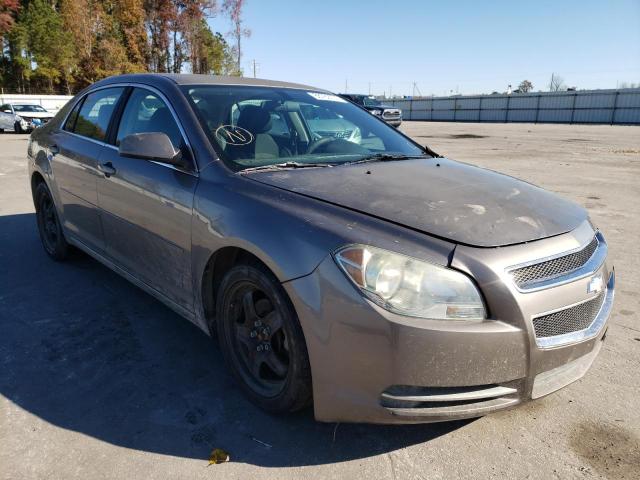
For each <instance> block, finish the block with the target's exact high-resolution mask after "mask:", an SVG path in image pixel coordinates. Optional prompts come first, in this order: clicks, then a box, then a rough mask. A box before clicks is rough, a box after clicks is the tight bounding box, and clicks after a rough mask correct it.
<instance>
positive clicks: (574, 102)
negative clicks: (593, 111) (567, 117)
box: [570, 92, 578, 125]
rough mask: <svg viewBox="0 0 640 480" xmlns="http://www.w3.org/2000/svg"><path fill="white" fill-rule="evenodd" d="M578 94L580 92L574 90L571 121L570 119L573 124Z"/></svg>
mask: <svg viewBox="0 0 640 480" xmlns="http://www.w3.org/2000/svg"><path fill="white" fill-rule="evenodd" d="M577 96H578V92H574V94H573V103H572V104H571V121H570V124H571V125H573V117H574V115H575V114H576V97H577Z"/></svg>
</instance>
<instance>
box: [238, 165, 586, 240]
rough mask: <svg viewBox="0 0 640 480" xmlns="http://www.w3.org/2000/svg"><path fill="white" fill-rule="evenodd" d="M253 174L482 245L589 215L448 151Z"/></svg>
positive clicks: (551, 229)
mask: <svg viewBox="0 0 640 480" xmlns="http://www.w3.org/2000/svg"><path fill="white" fill-rule="evenodd" d="M247 176H249V177H250V178H252V179H254V180H257V181H259V182H262V183H265V184H268V185H271V186H274V187H278V188H282V189H286V190H289V191H291V192H296V193H299V194H302V195H305V196H308V197H312V198H316V199H318V200H322V201H325V202H330V203H332V204H335V205H339V206H342V207H345V208H348V209H351V210H355V211H358V212H362V213H365V214H368V215H371V216H374V217H377V218H380V219H384V220H386V221H389V222H392V223H395V224H399V225H403V226H406V227H408V228H411V229H413V230H418V231H421V232H424V233H427V234H430V235H433V236H437V237H440V238H444V239H447V240H450V241H453V242H456V243H460V244H465V245H472V246H479V247H496V246H505V245H512V244H517V243H523V242H529V241H533V240H538V239H542V238H546V237H551V236H554V235H560V234H562V233H566V232H569V231H571V230H573V229H575V228H576V227H578V226H579V225H580V224H581V223H582V222H584V221H585V220H586V219H587V212H586V211H585V210H584V208H582V207H580V206H579V205H577V204H575V203H573V202H570V201H568V200H565V199H563V198H561V197H559V196H558V195H555V194H553V193H550V192H547V191H545V190H543V189H542V188H539V187H536V186H535V185H532V184H530V183H527V182H524V181H521V180H518V179H515V178H513V177H510V176H507V175H503V174H500V173H497V172H494V171H491V170H486V169H483V168H479V167H474V166H472V165H468V164H465V163H460V162H455V161H453V160H448V159H445V158H428V159H417V160H402V161H392V162H376V163H366V164H353V165H343V166H336V167H325V168H306V169H297V170H282V171H269V172H254V173H250V174H248V175H247Z"/></svg>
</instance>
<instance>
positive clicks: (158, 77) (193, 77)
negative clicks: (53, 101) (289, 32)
mask: <svg viewBox="0 0 640 480" xmlns="http://www.w3.org/2000/svg"><path fill="white" fill-rule="evenodd" d="M167 81H171V82H173V83H176V84H178V85H229V86H231V85H246V86H256V87H257V86H261V87H280V88H296V89H301V90H312V91H317V92H326V93H329V92H328V91H327V90H324V89H322V88H317V87H312V86H309V85H302V84H299V83H290V82H282V81H279V80H266V79H262V78H247V77H233V76H223V75H200V74H176V73H139V74H126V75H115V76H113V77H109V78H105V79H104V80H101V81H99V82H97V83H96V84H95V85H108V84H112V83H127V82H138V83H144V84H149V85H158V84H161V83H163V82H167Z"/></svg>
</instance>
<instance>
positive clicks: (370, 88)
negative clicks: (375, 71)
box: [369, 82, 371, 96]
mask: <svg viewBox="0 0 640 480" xmlns="http://www.w3.org/2000/svg"><path fill="white" fill-rule="evenodd" d="M369 96H371V82H369Z"/></svg>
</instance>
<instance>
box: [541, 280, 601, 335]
mask: <svg viewBox="0 0 640 480" xmlns="http://www.w3.org/2000/svg"><path fill="white" fill-rule="evenodd" d="M606 292H607V291H606V289H605V290H603V291H602V292H600V294H599V295H598V296H597V297H594V298H592V299H591V300H587V301H586V302H583V303H580V304H578V305H575V306H573V307H569V308H565V309H564V310H559V311H557V312H554V313H550V314H548V315H543V316H541V317H537V318H534V319H533V328H534V330H535V332H536V337H538V338H545V337H555V336H557V335H564V334H567V333H573V332H578V331H580V330H584V329H586V328H588V327H589V325H591V324H592V323H593V321H594V320H595V318H596V316H597V315H598V312H599V311H600V308H601V307H602V303H603V302H604V299H605V296H606Z"/></svg>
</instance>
